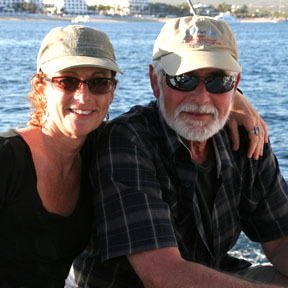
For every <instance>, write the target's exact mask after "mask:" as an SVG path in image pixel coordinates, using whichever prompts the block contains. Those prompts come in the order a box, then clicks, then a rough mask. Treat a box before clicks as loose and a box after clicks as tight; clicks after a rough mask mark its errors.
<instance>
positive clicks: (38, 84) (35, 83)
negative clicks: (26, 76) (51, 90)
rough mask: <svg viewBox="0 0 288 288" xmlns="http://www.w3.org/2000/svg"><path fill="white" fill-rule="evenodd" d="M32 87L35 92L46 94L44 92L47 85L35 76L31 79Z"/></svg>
mask: <svg viewBox="0 0 288 288" xmlns="http://www.w3.org/2000/svg"><path fill="white" fill-rule="evenodd" d="M31 85H32V87H33V89H34V90H35V91H37V92H38V93H39V94H40V95H43V94H44V91H45V89H46V84H44V81H43V79H42V78H41V80H40V79H39V77H37V76H34V77H32V79H31Z"/></svg>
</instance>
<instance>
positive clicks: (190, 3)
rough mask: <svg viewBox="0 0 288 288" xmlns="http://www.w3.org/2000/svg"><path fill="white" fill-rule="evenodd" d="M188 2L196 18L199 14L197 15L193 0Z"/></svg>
mask: <svg viewBox="0 0 288 288" xmlns="http://www.w3.org/2000/svg"><path fill="white" fill-rule="evenodd" d="M187 2H188V5H189V6H190V9H191V11H192V12H193V14H194V16H196V15H197V13H196V11H195V9H194V7H193V4H192V0H187Z"/></svg>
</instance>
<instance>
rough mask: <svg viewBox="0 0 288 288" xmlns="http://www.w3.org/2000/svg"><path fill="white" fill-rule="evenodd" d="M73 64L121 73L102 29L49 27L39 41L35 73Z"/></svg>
mask: <svg viewBox="0 0 288 288" xmlns="http://www.w3.org/2000/svg"><path fill="white" fill-rule="evenodd" d="M75 67H99V68H105V69H108V70H112V71H115V72H119V73H121V74H123V72H122V71H121V69H120V68H119V67H118V65H117V63H116V57H115V53H114V48H113V46H112V44H111V42H110V40H109V38H108V36H107V35H106V34H105V33H104V32H102V31H99V30H97V29H94V28H90V27H86V26H82V25H69V26H66V27H57V28H54V29H52V30H51V31H50V32H49V33H48V34H47V35H46V36H45V38H44V39H43V41H42V44H41V47H40V50H39V53H38V58H37V72H39V71H40V70H42V71H43V72H44V73H46V74H49V73H55V72H59V71H62V70H65V69H68V68H75Z"/></svg>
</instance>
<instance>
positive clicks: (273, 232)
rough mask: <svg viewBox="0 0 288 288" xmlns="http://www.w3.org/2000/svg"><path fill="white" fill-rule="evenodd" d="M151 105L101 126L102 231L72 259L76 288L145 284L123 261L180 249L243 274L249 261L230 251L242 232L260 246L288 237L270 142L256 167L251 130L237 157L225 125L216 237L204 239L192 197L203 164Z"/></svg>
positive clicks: (286, 192)
mask: <svg viewBox="0 0 288 288" xmlns="http://www.w3.org/2000/svg"><path fill="white" fill-rule="evenodd" d="M155 103H156V102H151V103H150V104H149V106H148V107H140V106H139V107H136V108H134V109H132V110H131V111H130V112H128V113H126V114H124V115H123V116H120V117H119V118H118V119H117V120H114V121H112V122H111V123H110V124H108V125H107V126H106V129H104V133H103V135H102V136H101V142H100V144H99V147H98V155H97V165H96V166H95V168H94V170H93V172H92V178H93V180H94V182H95V185H96V188H97V197H96V207H95V211H96V214H97V215H96V222H97V234H96V230H95V231H94V237H93V238H92V241H91V245H90V247H89V248H88V249H87V251H86V252H85V254H83V255H82V256H81V257H79V258H78V259H77V260H76V261H75V264H74V270H75V271H74V272H75V279H76V282H77V285H78V286H76V287H83V288H84V287H89V288H92V287H112V288H114V287H123V288H124V287H125V288H127V287H131V288H132V287H133V288H135V287H143V285H142V283H141V281H140V280H139V278H138V277H137V275H136V274H135V273H134V271H133V269H132V267H131V266H130V264H129V262H128V260H127V258H126V257H125V255H127V254H131V253H137V252H140V251H145V250H152V249H158V248H164V247H178V248H179V250H180V252H181V255H182V257H183V258H185V259H186V260H189V261H196V262H199V263H202V264H205V265H207V266H211V267H215V268H220V269H223V270H228V269H230V270H233V269H234V268H235V269H239V268H241V265H243V262H241V261H237V260H235V259H231V258H228V257H227V252H228V251H229V250H230V249H231V248H232V247H233V245H234V244H235V242H236V241H237V239H238V237H239V233H240V232H241V230H243V231H244V232H245V233H246V235H247V236H248V237H249V238H250V239H251V240H253V241H257V242H265V241H270V240H274V239H277V238H280V237H282V236H284V235H287V234H288V189H287V184H286V182H285V181H284V179H283V177H282V176H281V174H280V172H279V167H278V163H277V160H276V158H275V156H274V155H273V153H272V150H271V147H270V145H265V151H264V155H263V157H261V159H260V160H258V161H255V160H253V159H248V158H247V157H246V153H247V149H248V138H247V133H246V132H245V131H244V129H240V134H241V147H240V149H239V151H236V152H235V151H233V150H232V149H231V147H232V145H231V142H230V136H229V130H228V128H227V127H225V128H224V129H222V130H221V131H220V132H219V133H217V134H216V135H215V136H214V137H213V143H214V149H215V155H216V167H217V171H216V178H217V180H216V183H215V185H214V186H215V187H214V191H213V192H214V193H215V201H214V206H213V209H212V217H211V221H212V236H213V237H212V238H213V239H212V241H207V239H206V234H205V232H204V231H205V227H204V226H203V221H202V219H201V211H200V209H199V203H198V197H197V193H195V189H196V182H197V175H198V172H197V167H196V165H195V163H194V162H193V161H192V159H191V155H190V153H189V151H188V150H187V149H186V148H185V147H184V145H183V144H182V143H181V142H180V141H179V139H178V137H177V135H176V134H175V133H174V132H173V131H172V130H171V129H170V128H169V127H168V126H167V125H166V124H165V122H164V120H163V118H162V117H161V116H159V112H158V108H157V105H156V104H155ZM208 243H210V245H209V244H208ZM211 243H212V244H211ZM211 245H212V246H211ZM101 261H103V262H101ZM244 266H245V263H244Z"/></svg>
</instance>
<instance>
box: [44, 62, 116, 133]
mask: <svg viewBox="0 0 288 288" xmlns="http://www.w3.org/2000/svg"><path fill="white" fill-rule="evenodd" d="M55 77H73V78H77V79H80V80H82V81H85V80H86V81H87V80H91V79H94V78H111V77H112V72H111V71H110V70H107V69H102V68H95V67H79V68H71V69H67V70H63V71H61V72H57V73H53V74H50V75H48V77H47V78H49V79H52V81H53V82H54V84H53V83H52V82H51V80H50V81H49V80H46V81H45V82H46V85H45V88H44V94H45V96H46V99H47V115H48V116H47V122H46V124H45V126H44V127H45V129H48V130H50V131H51V132H53V133H61V134H64V135H66V136H69V137H72V138H78V137H81V136H86V135H87V134H88V133H89V132H91V131H93V130H94V129H96V128H97V127H98V126H99V125H100V124H101V123H102V121H103V119H104V118H105V116H106V114H107V112H108V108H109V105H110V104H111V102H112V100H113V97H114V90H115V87H116V86H115V85H112V87H111V89H110V91H109V92H105V93H103V92H101V93H97V92H96V93H95V92H93V93H92V92H91V91H90V90H89V88H88V85H87V83H82V82H80V84H79V85H78V86H77V85H76V87H75V89H74V90H73V91H69V90H67V89H66V90H65V89H63V88H62V89H61V88H59V85H62V84H65V83H67V81H68V84H69V81H71V78H55ZM59 81H60V83H59ZM72 81H73V80H72ZM76 81H77V80H76ZM95 82H97V79H96V81H95ZM108 82H109V81H108ZM57 83H58V84H59V85H57ZM104 83H105V81H104Z"/></svg>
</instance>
